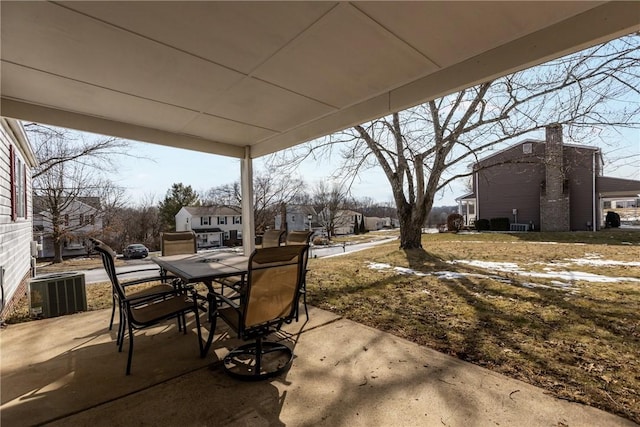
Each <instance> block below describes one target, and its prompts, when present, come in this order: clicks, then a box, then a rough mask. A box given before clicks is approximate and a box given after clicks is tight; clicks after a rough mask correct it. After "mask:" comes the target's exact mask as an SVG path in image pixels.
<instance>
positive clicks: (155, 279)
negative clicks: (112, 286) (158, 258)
mask: <svg viewBox="0 0 640 427" xmlns="http://www.w3.org/2000/svg"><path fill="white" fill-rule="evenodd" d="M162 279H163V277H161V276H156V277H145V278H143V279H133V280H128V281H126V282H123V283H120V284H121V285H122V287H125V288H126V287H127V286H131V285H141V284H143V283H151V282H161V281H162Z"/></svg>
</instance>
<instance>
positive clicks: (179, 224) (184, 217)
mask: <svg viewBox="0 0 640 427" xmlns="http://www.w3.org/2000/svg"><path fill="white" fill-rule="evenodd" d="M189 230H191V214H190V213H189V212H187V210H186V209H185V208H182V209H180V210H179V211H178V213H177V214H176V231H189Z"/></svg>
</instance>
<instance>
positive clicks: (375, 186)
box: [116, 130, 640, 206]
mask: <svg viewBox="0 0 640 427" xmlns="http://www.w3.org/2000/svg"><path fill="white" fill-rule="evenodd" d="M535 137H536V138H538V139H544V135H543V134H540V135H538V136H535ZM523 139H525V138H522V139H517V140H514V141H512V142H511V143H510V144H508V145H512V144H515V143H517V142H519V141H521V140H523ZM565 143H575V142H574V141H567V140H566V139H565ZM601 148H602V150H603V154H604V156H605V160H607V161H611V160H613V159H615V158H617V157H624V156H621V153H630V154H631V153H633V154H635V155H636V156H638V155H640V130H627V131H624V132H622V133H621V134H620V136H619V139H618V140H617V141H616V142H615V143H612V144H611V145H607V146H602V147H601ZM131 153H132V155H135V156H137V158H134V157H129V158H123V159H122V160H121V161H119V162H118V164H119V170H118V174H117V176H118V178H117V179H116V184H118V185H120V186H122V187H124V188H126V190H127V194H128V195H129V197H130V200H131V205H138V204H140V203H141V202H142V200H149V198H150V197H153V201H154V202H155V203H158V202H159V201H161V200H162V199H164V196H165V194H166V193H167V190H169V189H170V188H171V186H172V184H174V183H182V184H184V185H190V186H191V187H192V188H193V189H194V190H195V191H198V192H204V191H206V190H208V189H210V188H213V187H217V186H220V185H224V184H231V183H233V182H235V181H239V180H240V160H238V159H235V158H231V157H224V156H217V155H213V154H206V153H200V152H195V151H190V150H183V149H178V148H172V147H165V146H161V145H156V144H150V143H142V142H134V141H132V142H131ZM334 163H335V164H334ZM628 163H629V162H628V161H626V162H625V161H624V160H621V161H618V162H616V163H614V164H605V169H604V172H605V173H604V175H606V176H614V177H619V178H626V179H636V180H640V165H638V163H635V164H628ZM336 167H337V161H335V162H334V161H331V160H329V161H328V163H327V160H323V161H319V162H315V161H306V162H305V163H303V164H302V165H301V167H299V168H298V170H297V173H298V175H299V177H300V178H301V179H303V180H304V181H305V183H306V185H307V192H309V193H312V190H313V187H314V186H315V185H316V183H317V182H319V181H322V180H326V179H327V177H328V176H329V175H330V174H331V172H333V170H334V169H335V168H336ZM262 170H264V158H259V159H255V160H254V175H257V174H259V173H260V171H262ZM466 192H467V187H466V184H465V182H464V181H463V180H460V182H457V183H454V184H452V185H451V186H450V187H448V188H446V189H445V190H443V191H441V192H440V193H439V194H438V195H437V196H436V198H435V200H434V203H433V205H434V206H452V205H456V204H457V203H456V201H455V198H456V197H459V196H461V195H464V194H465V193H466ZM352 194H353V195H354V196H355V197H357V198H362V197H370V198H372V199H373V200H375V201H377V202H379V203H389V202H391V203H392V202H393V198H392V193H391V186H390V184H389V182H388V180H387V178H386V177H385V175H384V173H383V172H382V170H369V171H367V172H366V173H364V174H363V175H361V176H360V177H359V178H358V179H356V181H355V182H354V185H353V187H352Z"/></svg>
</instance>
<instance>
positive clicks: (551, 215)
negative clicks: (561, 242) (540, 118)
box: [540, 123, 570, 231]
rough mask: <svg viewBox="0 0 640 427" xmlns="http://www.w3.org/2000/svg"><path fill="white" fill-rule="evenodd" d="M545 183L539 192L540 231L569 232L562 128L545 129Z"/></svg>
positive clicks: (567, 193)
mask: <svg viewBox="0 0 640 427" xmlns="http://www.w3.org/2000/svg"><path fill="white" fill-rule="evenodd" d="M544 167H545V181H544V185H543V186H542V188H541V190H540V230H541V231H570V210H569V207H570V205H569V191H568V188H567V186H566V184H565V182H566V175H565V168H564V157H563V146H562V126H561V125H559V124H557V123H555V124H551V125H549V126H547V127H546V143H545V151H544Z"/></svg>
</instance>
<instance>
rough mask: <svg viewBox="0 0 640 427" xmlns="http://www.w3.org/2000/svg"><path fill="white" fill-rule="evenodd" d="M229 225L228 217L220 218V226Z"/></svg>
mask: <svg viewBox="0 0 640 427" xmlns="http://www.w3.org/2000/svg"><path fill="white" fill-rule="evenodd" d="M226 224H227V217H226V216H219V217H218V225H226Z"/></svg>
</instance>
